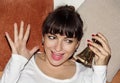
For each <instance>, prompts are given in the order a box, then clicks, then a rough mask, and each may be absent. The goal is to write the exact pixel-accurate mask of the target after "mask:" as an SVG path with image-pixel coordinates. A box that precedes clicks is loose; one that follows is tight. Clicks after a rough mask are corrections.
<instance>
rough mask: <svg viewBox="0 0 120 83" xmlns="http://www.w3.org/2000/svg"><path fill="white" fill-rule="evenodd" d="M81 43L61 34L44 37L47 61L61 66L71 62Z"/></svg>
mask: <svg viewBox="0 0 120 83" xmlns="http://www.w3.org/2000/svg"><path fill="white" fill-rule="evenodd" d="M78 45H79V43H78V41H77V39H76V38H67V37H66V36H61V35H59V34H55V35H52V34H45V35H44V49H45V53H46V58H47V61H48V62H49V63H50V64H52V65H54V66H59V65H61V64H63V63H65V62H67V61H68V60H69V58H70V57H71V56H72V55H73V53H74V51H75V50H76V48H77V47H78Z"/></svg>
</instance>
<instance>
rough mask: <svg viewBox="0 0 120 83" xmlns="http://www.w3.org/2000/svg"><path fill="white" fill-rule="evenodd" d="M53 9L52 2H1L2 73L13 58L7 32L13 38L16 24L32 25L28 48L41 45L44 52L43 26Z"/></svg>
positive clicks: (0, 65)
mask: <svg viewBox="0 0 120 83" xmlns="http://www.w3.org/2000/svg"><path fill="white" fill-rule="evenodd" d="M52 9H53V1H52V0H0V71H3V69H4V67H5V65H6V63H7V62H8V60H9V58H10V56H11V50H10V47H9V45H8V43H7V40H6V38H5V32H8V33H9V34H10V36H12V38H13V24H14V22H17V23H18V24H20V22H21V20H23V21H24V22H25V26H26V25H27V24H28V23H30V24H31V35H30V39H29V42H28V48H29V49H31V48H32V47H33V46H35V45H40V50H42V46H41V24H42V22H43V20H44V18H45V17H46V15H47V14H48V12H50V11H51V10H52Z"/></svg>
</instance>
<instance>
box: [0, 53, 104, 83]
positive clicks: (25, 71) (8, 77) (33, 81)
mask: <svg viewBox="0 0 120 83" xmlns="http://www.w3.org/2000/svg"><path fill="white" fill-rule="evenodd" d="M76 67H77V68H76V73H75V74H74V76H73V77H72V78H69V79H65V80H60V79H56V78H52V77H49V76H47V75H46V74H44V73H43V72H42V71H41V70H40V69H39V68H38V66H37V65H36V62H35V59H34V56H33V57H32V58H31V59H30V60H29V61H28V60H27V59H26V58H24V57H22V56H19V55H17V54H12V57H11V59H10V60H9V62H8V64H7V66H6V68H5V70H4V73H3V76H2V78H1V80H0V83H106V66H93V68H87V67H85V66H83V65H82V64H79V63H77V62H76Z"/></svg>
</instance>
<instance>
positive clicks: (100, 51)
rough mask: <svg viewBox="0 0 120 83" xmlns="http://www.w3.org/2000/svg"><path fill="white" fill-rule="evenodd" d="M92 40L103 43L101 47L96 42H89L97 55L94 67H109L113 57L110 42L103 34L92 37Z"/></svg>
mask: <svg viewBox="0 0 120 83" xmlns="http://www.w3.org/2000/svg"><path fill="white" fill-rule="evenodd" d="M92 39H95V40H97V41H99V42H100V43H101V45H100V44H97V43H95V42H94V41H88V44H89V47H90V49H91V50H92V51H93V52H94V53H95V57H94V65H107V64H108V62H109V59H110V57H111V49H110V46H109V43H108V40H107V39H106V37H105V36H104V35H103V34H101V33H98V34H97V35H92Z"/></svg>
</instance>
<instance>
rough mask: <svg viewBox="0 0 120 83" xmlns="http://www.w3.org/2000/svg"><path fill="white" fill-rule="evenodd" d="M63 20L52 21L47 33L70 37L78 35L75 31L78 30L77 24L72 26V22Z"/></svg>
mask: <svg viewBox="0 0 120 83" xmlns="http://www.w3.org/2000/svg"><path fill="white" fill-rule="evenodd" d="M61 22H62V23H60V22H58V21H54V22H53V23H51V25H50V27H49V28H48V29H47V30H46V34H47V33H50V34H60V35H65V36H67V37H68V38H73V37H76V34H75V33H76V32H77V31H76V30H75V26H72V24H71V23H64V22H63V21H61Z"/></svg>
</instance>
